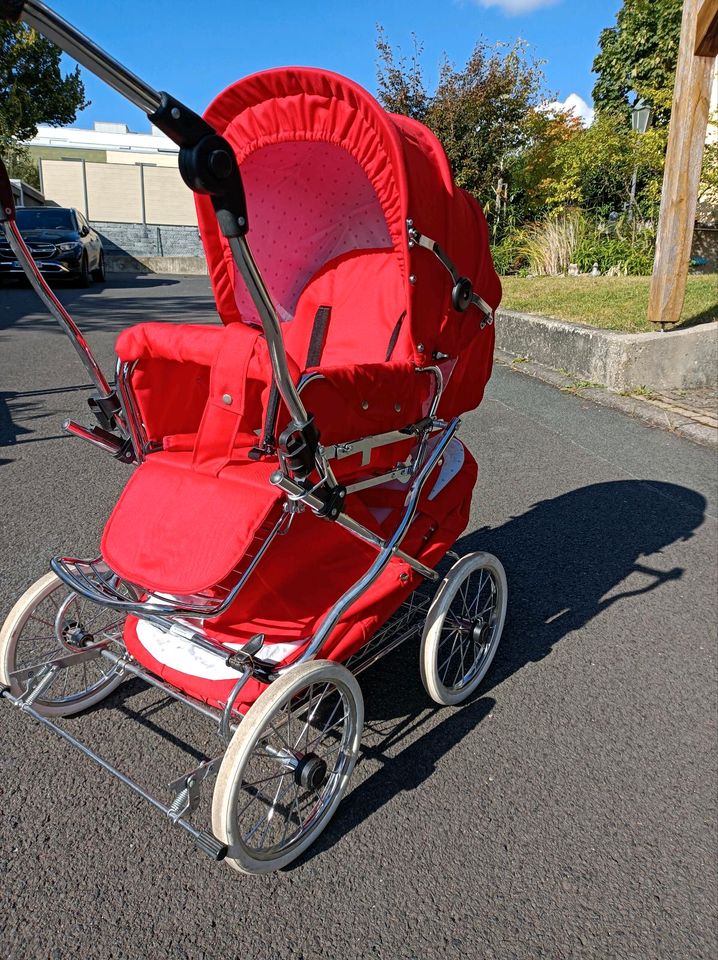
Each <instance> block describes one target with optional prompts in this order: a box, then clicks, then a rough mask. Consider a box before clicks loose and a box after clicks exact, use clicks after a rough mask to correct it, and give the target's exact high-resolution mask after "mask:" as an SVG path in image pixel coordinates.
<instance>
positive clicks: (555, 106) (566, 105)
mask: <svg viewBox="0 0 718 960" xmlns="http://www.w3.org/2000/svg"><path fill="white" fill-rule="evenodd" d="M544 109H545V110H556V111H558V110H561V111H565V112H566V113H570V114H572V115H573V116H574V117H578V119H579V120H580V121H581V123H582V124H583V125H584V127H590V126H591V124H592V123H593V115H594V110H593V107H590V106H589V105H588V104H587V103H586V101H585V100H584V99H583V97H581V96H579V95H578V94H577V93H569V95H568V96H567V97H566V99H565V100H553V101H551V103H546V104H544Z"/></svg>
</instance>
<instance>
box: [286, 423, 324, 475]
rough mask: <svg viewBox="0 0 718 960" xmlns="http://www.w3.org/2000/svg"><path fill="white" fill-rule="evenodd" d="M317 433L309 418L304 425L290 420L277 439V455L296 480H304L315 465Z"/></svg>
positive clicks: (317, 443)
mask: <svg viewBox="0 0 718 960" xmlns="http://www.w3.org/2000/svg"><path fill="white" fill-rule="evenodd" d="M318 446H319V431H318V430H317V428H316V427H315V426H314V417H312V416H310V417H309V420H308V422H307V423H306V424H303V425H300V424H298V423H297V421H296V420H292V421H291V422H290V424H289V426H288V427H287V428H286V429H285V430H284V431H283V432H282V434H281V436H280V437H279V454H280V456H281V457H282V460H283V461H284V463H285V464H286V466H287V469H288V470H289V471H290V472H291V473H292V474H293V476H294V477H296V479H297V480H300V481H301V480H306V479H307V477H308V476H309V474H310V473H311V472H312V470H313V469H314V467H315V465H316V452H317V447H318Z"/></svg>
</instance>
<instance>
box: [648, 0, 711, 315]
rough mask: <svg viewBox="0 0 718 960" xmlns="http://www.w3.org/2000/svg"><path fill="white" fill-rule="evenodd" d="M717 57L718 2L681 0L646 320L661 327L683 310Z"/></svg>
mask: <svg viewBox="0 0 718 960" xmlns="http://www.w3.org/2000/svg"><path fill="white" fill-rule="evenodd" d="M716 56H718V0H684V2H683V21H682V25H681V42H680V47H679V51H678V65H677V68H676V85H675V89H674V92H673V107H672V112H671V125H670V130H669V135H668V152H667V154H666V168H665V173H664V176H663V193H662V195H661V212H660V217H659V220H658V234H657V237H656V258H655V261H654V265H653V279H652V281H651V296H650V300H649V304H648V319H649V320H652V321H653V322H655V323H660V324H661V328H663V327H664V325H665V324H671V323H677V322H678V321H679V320H680V316H681V310H682V309H683V300H684V298H685V293H686V280H687V277H688V266H689V262H690V257H691V244H692V241H693V227H694V224H695V219H696V205H697V202H698V185H699V182H700V176H701V165H702V162H703V148H704V146H705V141H706V131H707V128H708V109H709V104H710V92H711V83H712V80H713V71H714V68H715V58H716ZM717 293H718V291H717Z"/></svg>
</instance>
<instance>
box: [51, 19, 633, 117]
mask: <svg viewBox="0 0 718 960" xmlns="http://www.w3.org/2000/svg"><path fill="white" fill-rule="evenodd" d="M51 5H52V6H53V7H54V9H56V10H57V12H58V13H59V14H60V15H61V16H63V17H65V18H66V19H68V20H70V21H71V22H72V23H73V24H74V25H75V26H76V27H78V28H79V29H80V30H82V31H83V32H85V33H86V34H88V36H90V37H91V38H92V39H93V40H95V41H96V42H97V43H99V44H100V45H101V46H104V47H105V48H106V49H107V50H109V52H110V53H112V54H113V55H114V56H116V57H117V58H118V59H119V60H121V61H122V62H123V63H125V64H126V65H127V66H128V67H129V68H130V69H132V70H134V72H135V73H137V74H139V76H141V77H142V78H143V79H144V80H146V81H147V82H148V83H150V84H152V85H153V86H155V87H157V88H158V89H164V90H167V91H168V92H170V93H172V94H173V95H174V96H176V97H178V98H179V99H180V100H184V101H185V102H187V103H188V105H190V106H191V107H193V108H194V109H196V110H200V111H201V110H203V109H204V107H205V106H206V105H207V104H208V103H209V101H210V100H211V99H212V98H213V97H214V95H215V94H217V93H218V92H219V91H220V90H222V89H223V88H224V87H225V86H227V84H229V83H231V82H233V81H234V80H237V79H238V78H239V77H241V76H245V75H246V74H248V73H253V72H255V71H257V70H262V69H265V68H268V67H276V66H284V65H288V64H296V65H311V66H320V67H325V68H327V69H330V70H335V71H337V72H339V73H343V74H346V75H347V76H349V77H352V78H353V79H354V80H356V81H358V82H359V83H361V84H362V85H363V86H365V87H367V88H368V89H369V90H370V91H371V92H372V93H374V92H375V89H376V82H375V76H376V72H375V56H376V55H375V49H374V40H375V37H376V24H377V23H381V24H383V26H384V27H385V29H386V32H387V35H388V38H389V40H390V41H391V43H392V45H396V44H400V45H401V46H402V47H403V48H405V49H406V50H409V49H410V35H411V33H412V31H413V32H415V33H416V34H417V36H418V37H419V38H420V39H422V40H423V42H424V65H425V73H426V78H427V80H428V81H429V83H430V84H433V82H434V81H435V79H436V74H437V67H438V63H439V61H440V59H441V56H442V53H443V52H446V53H447V54H448V56H449V58H450V59H451V60H453V61H454V62H456V63H463V62H464V61H465V60H466V58H467V57H468V55H469V54H470V52H471V50H472V48H473V46H474V43H475V42H476V40H477V39H478V38H479V37H481V36H483V37H485V38H486V39H487V40H488V41H490V42H492V43H493V42H497V41H504V42H511V41H512V40H513V39H514V38H515V37H517V36H520V37H523V38H524V39H525V40H527V41H528V42H529V43H531V44H532V46H533V47H534V49H535V53H536V55H537V56H538V57H540V58H542V59H544V60H546V61H547V63H546V65H545V67H544V70H545V73H546V80H547V87H548V90H549V92H550V93H551V94H556V95H557V97H558V99H560V100H563V99H565V98H566V97H567V96H568V95H569V94H570V93H578V94H579V95H580V96H581V97H583V99H584V100H586V101H587V102H588V103H590V102H591V89H592V87H593V82H594V77H593V75H592V74H591V63H592V61H593V58H594V56H595V54H596V51H597V42H598V35H599V33H600V31H601V29H602V28H603V27H606V26H610V25H611V24H613V23H614V22H615V16H616V13H617V11H618V9H619V7H620V5H621V3H620V0H593V2H585V0H391V2H388V0H384V2H379V0H359V2H356V0H346V2H343V0H337V2H333V3H332V2H329V0H315V2H301V0H264V2H260V0H211V2H207V0H205V2H204V3H203V4H202V3H201V4H198V3H197V2H196V0H191V2H190V0H155V2H153V3H147V2H146V0H123V2H122V3H119V4H118V3H94V4H89V3H87V2H86V0H55V2H53V0H51ZM84 73H85V82H86V88H87V93H88V96H89V98H90V99H91V100H92V105H91V106H90V107H89V108H88V109H87V110H85V111H83V113H81V114H80V115H78V120H77V124H78V126H91V125H92V122H93V121H95V120H114V121H124V122H126V123H129V125H130V127H131V128H132V129H134V130H138V131H144V130H146V129H148V123H147V120H146V118H145V117H144V115H143V114H141V113H140V111H138V110H136V109H135V108H133V107H131V106H130V105H129V104H127V102H126V101H124V100H123V99H122V98H121V97H120V96H119V95H117V94H115V93H114V92H113V91H111V90H110V89H109V88H107V87H105V86H104V85H103V84H102V83H100V81H98V80H95V79H94V78H93V77H92V76H90V75H89V74H88V73H87V71H85V72H84Z"/></svg>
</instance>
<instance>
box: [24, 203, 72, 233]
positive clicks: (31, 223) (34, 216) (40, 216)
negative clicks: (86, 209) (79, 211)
mask: <svg viewBox="0 0 718 960" xmlns="http://www.w3.org/2000/svg"><path fill="white" fill-rule="evenodd" d="M16 220H17V225H18V227H19V228H20V230H74V229H75V224H74V223H73V217H72V213H71V212H70V211H69V210H62V209H60V208H58V207H19V208H18V209H17V212H16Z"/></svg>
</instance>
